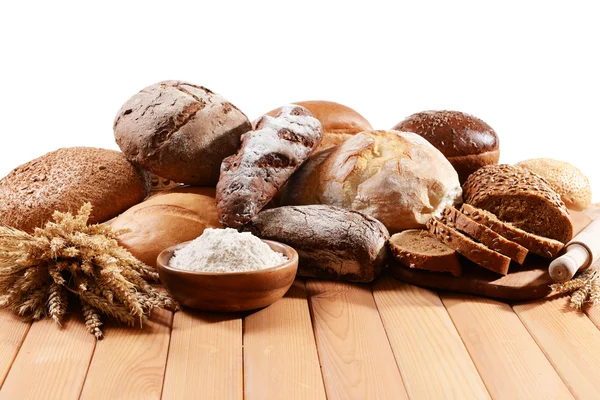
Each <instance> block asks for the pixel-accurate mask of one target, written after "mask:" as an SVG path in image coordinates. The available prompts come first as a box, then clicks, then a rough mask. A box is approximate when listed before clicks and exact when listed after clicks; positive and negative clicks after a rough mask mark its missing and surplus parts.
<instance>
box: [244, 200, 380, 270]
mask: <svg viewBox="0 0 600 400" xmlns="http://www.w3.org/2000/svg"><path fill="white" fill-rule="evenodd" d="M244 229H245V230H246V231H249V232H252V233H253V234H255V235H256V236H258V237H260V238H263V239H270V240H276V241H278V242H281V243H285V244H288V245H290V246H292V247H293V248H294V249H296V251H297V252H298V255H299V256H300V264H299V266H298V275H301V276H310V277H317V278H324V279H340V280H347V281H353V282H371V281H372V280H373V279H375V277H376V276H377V275H379V272H380V271H381V269H382V268H383V267H384V266H385V264H386V262H387V245H386V244H387V240H388V239H389V233H388V230H387V229H386V228H385V226H384V225H383V224H382V223H381V222H379V221H377V220H376V219H375V218H372V217H369V216H367V215H365V214H362V213H359V212H357V211H351V210H346V209H343V208H339V207H333V206H325V205H309V206H287V207H278V208H272V209H270V210H264V211H261V212H260V213H259V214H258V215H257V216H255V217H254V218H253V219H252V220H251V221H250V222H249V223H248V224H247V225H246V226H245V227H244Z"/></svg>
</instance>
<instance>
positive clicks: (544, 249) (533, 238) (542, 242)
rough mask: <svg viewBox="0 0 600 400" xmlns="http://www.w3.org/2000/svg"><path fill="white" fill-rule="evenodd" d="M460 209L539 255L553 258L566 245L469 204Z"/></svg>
mask: <svg viewBox="0 0 600 400" xmlns="http://www.w3.org/2000/svg"><path fill="white" fill-rule="evenodd" d="M460 211H461V212H462V213H463V214H465V215H467V216H468V217H470V218H472V219H473V220H474V221H477V222H479V223H480V224H482V225H485V226H487V227H488V228H490V229H491V230H493V231H494V232H497V233H499V234H500V235H502V236H504V237H505V238H507V239H509V240H512V241H513V242H515V243H518V244H520V245H521V246H523V247H525V248H526V249H527V250H529V251H530V252H532V253H533V254H537V255H538V256H542V257H547V258H553V257H555V256H556V255H557V254H558V253H559V252H560V251H561V250H562V249H563V247H565V245H564V244H563V243H561V242H559V241H558V240H553V239H548V238H545V237H542V236H538V235H534V234H532V233H528V232H525V231H524V230H522V229H519V228H516V227H514V226H512V225H511V224H508V223H505V222H502V221H500V220H499V219H498V218H497V217H496V216H495V215H494V214H492V213H490V212H487V211H485V210H481V209H479V208H476V207H473V206H471V205H469V204H463V205H462V208H461V209H460Z"/></svg>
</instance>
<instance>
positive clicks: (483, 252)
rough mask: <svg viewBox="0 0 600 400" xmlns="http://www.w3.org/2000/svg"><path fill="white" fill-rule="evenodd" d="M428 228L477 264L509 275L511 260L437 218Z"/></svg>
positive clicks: (430, 222) (432, 220) (428, 224)
mask: <svg viewBox="0 0 600 400" xmlns="http://www.w3.org/2000/svg"><path fill="white" fill-rule="evenodd" d="M427 228H428V229H429V232H430V233H431V234H432V235H434V236H435V237H437V238H438V239H440V240H441V241H442V242H444V243H445V244H447V245H448V247H451V248H452V249H454V250H456V251H457V252H458V253H459V254H462V255H463V256H464V257H466V258H467V259H469V260H471V261H473V262H474V263H475V264H477V265H480V266H482V267H483V268H486V269H489V270H490V271H494V272H497V273H499V274H502V275H506V274H507V273H508V268H509V266H510V258H508V257H506V256H504V255H502V254H500V253H498V252H496V251H494V250H491V249H489V248H488V247H487V246H485V245H483V244H481V243H477V242H475V241H474V240H472V239H470V238H468V237H467V236H465V235H463V234H462V233H460V232H459V231H458V230H456V229H454V228H451V227H449V226H448V225H445V224H444V223H443V222H441V221H439V220H437V219H435V218H432V219H431V220H430V221H429V222H428V223H427Z"/></svg>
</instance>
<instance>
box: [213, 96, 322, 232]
mask: <svg viewBox="0 0 600 400" xmlns="http://www.w3.org/2000/svg"><path fill="white" fill-rule="evenodd" d="M321 139H322V132H321V123H320V122H319V121H318V120H317V119H316V118H314V117H313V116H312V115H311V114H310V112H309V111H308V110H307V109H306V108H304V107H300V106H297V105H294V104H290V105H287V106H285V107H283V108H282V109H281V112H280V113H279V115H278V116H277V117H270V116H264V117H263V118H262V119H261V120H260V121H259V123H258V124H257V126H256V130H255V131H250V132H248V133H246V134H245V135H244V137H243V139H242V146H241V147H240V149H239V151H238V152H237V154H235V155H233V156H230V157H227V158H226V159H225V160H223V164H222V166H221V176H220V178H219V182H218V184H217V199H216V200H217V210H218V212H219V218H220V220H221V223H222V224H223V225H225V226H228V227H231V228H238V227H240V226H242V225H244V224H245V223H246V222H248V221H250V219H252V217H254V216H255V215H256V214H257V213H258V212H259V211H260V210H261V209H262V208H263V207H265V206H266V205H267V203H269V201H270V200H271V199H272V198H273V196H275V194H276V193H277V192H278V191H279V189H281V188H282V187H283V185H284V184H285V183H286V182H287V181H288V179H289V178H290V176H291V175H292V174H293V173H294V171H296V170H297V169H298V168H300V166H301V165H302V163H304V161H306V159H307V158H308V157H309V156H310V155H311V154H312V153H313V152H314V151H315V150H316V149H317V147H318V146H319V143H321Z"/></svg>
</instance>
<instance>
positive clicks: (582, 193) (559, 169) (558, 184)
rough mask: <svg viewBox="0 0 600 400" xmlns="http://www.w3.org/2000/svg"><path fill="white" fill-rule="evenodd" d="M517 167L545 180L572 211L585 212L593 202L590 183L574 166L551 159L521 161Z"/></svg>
mask: <svg viewBox="0 0 600 400" xmlns="http://www.w3.org/2000/svg"><path fill="white" fill-rule="evenodd" d="M517 166H519V167H522V168H525V169H528V170H529V171H531V172H533V173H536V174H538V175H539V176H541V177H542V178H544V179H545V180H546V182H548V184H550V186H551V187H552V188H553V189H554V190H556V193H558V194H559V195H560V198H561V199H562V201H563V203H565V206H567V208H569V209H571V210H576V211H583V210H585V209H586V208H588V206H589V205H590V203H591V202H592V189H591V187H590V182H589V181H588V178H587V176H585V175H584V174H583V173H582V172H581V171H580V170H579V169H578V168H577V167H576V166H574V165H573V164H569V163H568V162H565V161H559V160H553V159H551V158H533V159H531V160H525V161H521V162H520V163H517Z"/></svg>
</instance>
